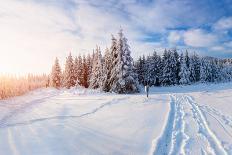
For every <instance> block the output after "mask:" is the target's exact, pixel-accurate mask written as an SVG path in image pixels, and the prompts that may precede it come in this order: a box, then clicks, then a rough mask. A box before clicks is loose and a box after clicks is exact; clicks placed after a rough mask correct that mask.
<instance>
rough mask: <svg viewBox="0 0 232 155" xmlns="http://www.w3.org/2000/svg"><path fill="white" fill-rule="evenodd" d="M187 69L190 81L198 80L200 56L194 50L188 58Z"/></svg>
mask: <svg viewBox="0 0 232 155" xmlns="http://www.w3.org/2000/svg"><path fill="white" fill-rule="evenodd" d="M189 71H190V81H191V82H192V83H194V82H197V81H199V80H200V58H199V56H198V55H197V54H196V53H195V52H194V53H193V55H191V56H190V58H189Z"/></svg>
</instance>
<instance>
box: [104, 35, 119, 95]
mask: <svg viewBox="0 0 232 155" xmlns="http://www.w3.org/2000/svg"><path fill="white" fill-rule="evenodd" d="M116 52H117V39H116V38H115V37H114V36H113V35H112V38H111V47H110V50H109V53H108V52H107V53H106V55H105V59H107V60H105V63H107V66H106V67H105V68H106V70H105V71H106V72H107V73H106V75H104V77H103V79H104V81H103V88H102V89H103V90H104V91H106V92H109V91H110V89H111V85H110V78H111V72H112V69H113V67H114V66H115V64H114V63H115V62H116V61H115V59H116V58H117V53H116Z"/></svg>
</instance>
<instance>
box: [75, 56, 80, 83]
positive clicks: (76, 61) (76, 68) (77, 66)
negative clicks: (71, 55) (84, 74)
mask: <svg viewBox="0 0 232 155" xmlns="http://www.w3.org/2000/svg"><path fill="white" fill-rule="evenodd" d="M78 68H79V62H78V58H77V57H75V60H74V77H75V79H74V80H75V83H76V85H79V83H78V77H79V76H80V75H79V74H78Z"/></svg>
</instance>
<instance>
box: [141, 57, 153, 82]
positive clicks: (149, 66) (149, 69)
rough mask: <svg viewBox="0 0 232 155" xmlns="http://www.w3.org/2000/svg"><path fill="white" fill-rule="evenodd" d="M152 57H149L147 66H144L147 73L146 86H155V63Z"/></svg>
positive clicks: (145, 73)
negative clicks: (153, 72)
mask: <svg viewBox="0 0 232 155" xmlns="http://www.w3.org/2000/svg"><path fill="white" fill-rule="evenodd" d="M152 61H153V60H152V57H151V56H150V55H149V56H147V59H146V61H145V64H144V68H146V69H145V71H144V74H143V76H144V81H145V83H146V84H149V85H152V84H153V81H154V79H153V74H152V71H153V62H152Z"/></svg>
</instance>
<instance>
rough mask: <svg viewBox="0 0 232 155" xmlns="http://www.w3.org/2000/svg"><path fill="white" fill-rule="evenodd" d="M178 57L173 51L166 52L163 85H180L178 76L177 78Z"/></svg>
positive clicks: (163, 62) (164, 55)
mask: <svg viewBox="0 0 232 155" xmlns="http://www.w3.org/2000/svg"><path fill="white" fill-rule="evenodd" d="M176 58H177V57H176V55H175V54H174V52H173V51H170V50H168V51H167V50H166V49H165V51H164V54H163V61H162V65H163V74H162V85H164V86H167V85H175V84H177V83H178V76H177V71H178V70H177V65H178V59H176Z"/></svg>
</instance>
